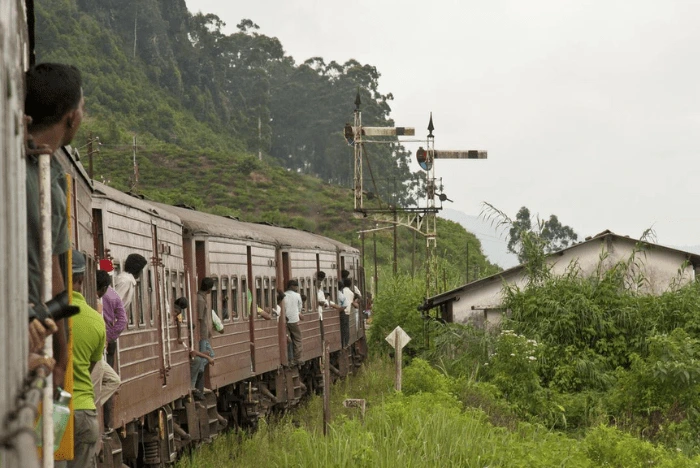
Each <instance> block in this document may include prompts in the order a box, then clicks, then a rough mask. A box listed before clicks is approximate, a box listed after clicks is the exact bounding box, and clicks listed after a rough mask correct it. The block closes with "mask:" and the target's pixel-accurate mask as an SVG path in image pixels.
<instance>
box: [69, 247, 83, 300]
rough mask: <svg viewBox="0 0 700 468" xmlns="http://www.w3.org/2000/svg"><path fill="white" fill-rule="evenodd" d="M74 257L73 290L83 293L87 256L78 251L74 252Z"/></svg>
mask: <svg viewBox="0 0 700 468" xmlns="http://www.w3.org/2000/svg"><path fill="white" fill-rule="evenodd" d="M72 257H73V261H72V265H71V266H72V268H71V270H72V272H73V289H75V290H76V291H78V292H82V290H83V281H84V280H85V256H84V255H83V254H81V253H80V252H78V251H77V250H73V254H72Z"/></svg>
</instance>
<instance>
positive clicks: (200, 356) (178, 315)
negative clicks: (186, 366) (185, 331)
mask: <svg viewBox="0 0 700 468" xmlns="http://www.w3.org/2000/svg"><path fill="white" fill-rule="evenodd" d="M189 306H190V303H189V301H188V300H187V298H186V297H179V298H177V299H175V303H174V307H173V311H174V312H175V324H176V326H177V342H178V343H179V344H181V345H182V346H183V347H184V348H185V350H186V351H187V353H188V354H189V356H190V379H191V385H190V388H191V389H192V396H193V397H194V399H195V400H198V401H201V400H204V394H203V393H202V392H201V391H200V390H198V389H197V377H198V375H199V368H200V367H202V365H201V364H202V360H203V361H204V362H205V365H206V364H209V365H210V366H213V365H214V358H213V357H211V356H210V355H209V354H206V353H202V352H200V351H197V350H196V349H193V348H192V347H190V346H188V345H187V343H186V342H185V339H184V338H183V336H182V332H181V331H180V323H181V322H182V313H183V312H184V311H185V310H187V308H188V307H189ZM195 362H196V363H197V364H196V365H195Z"/></svg>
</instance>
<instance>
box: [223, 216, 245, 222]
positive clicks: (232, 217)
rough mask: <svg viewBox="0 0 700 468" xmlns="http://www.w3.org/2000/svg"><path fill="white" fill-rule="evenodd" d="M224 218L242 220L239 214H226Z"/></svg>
mask: <svg viewBox="0 0 700 468" xmlns="http://www.w3.org/2000/svg"><path fill="white" fill-rule="evenodd" d="M224 218H228V219H232V220H234V221H240V220H241V219H240V218H239V217H238V216H231V215H226V216H224Z"/></svg>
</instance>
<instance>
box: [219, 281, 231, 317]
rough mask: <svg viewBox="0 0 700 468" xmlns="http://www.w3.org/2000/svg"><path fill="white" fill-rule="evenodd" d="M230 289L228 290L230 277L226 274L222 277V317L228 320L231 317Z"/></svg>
mask: <svg viewBox="0 0 700 468" xmlns="http://www.w3.org/2000/svg"><path fill="white" fill-rule="evenodd" d="M228 306H229V291H228V278H227V277H225V276H222V277H221V319H222V320H228V319H230V318H231V314H230V313H229V308H228Z"/></svg>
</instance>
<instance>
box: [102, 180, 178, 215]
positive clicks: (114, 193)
mask: <svg viewBox="0 0 700 468" xmlns="http://www.w3.org/2000/svg"><path fill="white" fill-rule="evenodd" d="M94 185H95V193H94V196H95V197H97V198H107V199H109V200H113V201H115V202H117V203H121V204H123V205H127V206H130V207H132V208H135V209H137V210H141V211H143V212H145V213H149V214H151V215H154V216H157V217H159V218H162V219H165V220H167V221H171V222H173V223H176V224H180V225H181V224H182V221H181V220H180V218H179V217H178V216H177V215H176V214H174V213H172V212H171V211H169V210H163V209H158V208H157V207H156V206H154V203H153V202H150V201H146V200H142V199H140V198H138V197H135V196H133V195H129V194H128V193H124V192H122V191H121V190H117V189H115V188H112V187H110V186H108V185H105V184H103V183H101V182H97V181H96V182H94Z"/></svg>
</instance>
